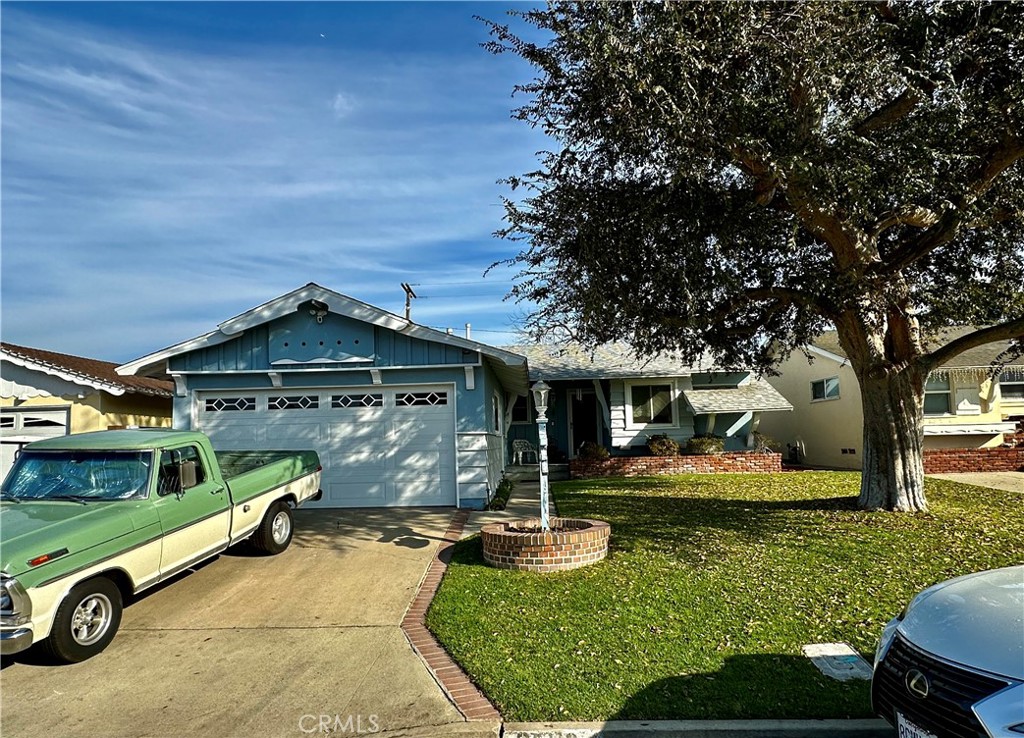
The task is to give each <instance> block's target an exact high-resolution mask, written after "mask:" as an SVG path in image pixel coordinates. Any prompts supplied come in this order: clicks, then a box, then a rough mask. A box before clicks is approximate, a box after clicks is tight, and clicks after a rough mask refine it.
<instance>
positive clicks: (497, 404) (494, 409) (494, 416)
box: [491, 394, 501, 435]
mask: <svg viewBox="0 0 1024 738" xmlns="http://www.w3.org/2000/svg"><path fill="white" fill-rule="evenodd" d="M491 432H492V433H497V434H498V435H501V397H499V396H498V395H497V394H495V395H492V396H491Z"/></svg>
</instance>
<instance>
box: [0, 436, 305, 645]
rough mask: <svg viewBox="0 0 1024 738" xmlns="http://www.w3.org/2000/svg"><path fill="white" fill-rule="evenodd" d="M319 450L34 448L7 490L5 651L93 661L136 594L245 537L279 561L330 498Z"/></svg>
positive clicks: (146, 440)
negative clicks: (300, 527) (297, 526)
mask: <svg viewBox="0 0 1024 738" xmlns="http://www.w3.org/2000/svg"><path fill="white" fill-rule="evenodd" d="M320 472H321V466H320V460H319V457H318V456H317V453H316V452H315V451H228V452H215V451H214V450H213V448H212V447H211V446H210V441H209V439H208V438H207V437H206V436H204V435H203V434H202V433H193V432H189V431H172V430H120V431H102V432H99V433H84V434H81V435H72V436H64V437H63V438H53V439H48V440H45V441H38V442H36V443H32V444H29V445H28V446H26V447H25V448H24V449H22V451H21V453H20V455H19V456H18V459H17V461H16V462H15V464H14V467H13V468H12V469H11V471H10V473H9V474H8V475H7V478H6V479H5V480H4V482H3V485H2V487H0V654H2V655H5V656H6V655H10V654H14V653H18V652H19V651H22V650H24V649H26V648H28V647H29V646H31V645H32V644H33V643H39V642H42V646H43V648H45V649H46V650H47V651H48V652H49V653H50V655H51V656H52V657H54V658H56V659H57V660H59V661H63V662H75V661H82V660H84V659H87V658H89V657H90V656H93V655H95V654H97V653H99V652H100V651H102V650H103V649H104V648H106V647H107V645H108V644H109V643H110V641H111V640H112V639H113V638H114V634H115V633H116V632H117V628H118V626H119V625H120V623H121V608H122V602H123V600H124V598H125V597H128V596H131V595H134V594H135V593H137V592H141V591H142V590H144V589H147V588H149V587H152V586H153V585H155V584H159V583H160V582H163V581H166V580H167V579H168V578H170V577H173V576H174V575H175V574H177V573H179V572H181V571H183V570H185V569H187V568H188V567H191V566H193V565H195V564H197V563H199V562H200V561H203V560H204V559H208V558H210V557H212V556H215V555H217V554H218V553H220V552H221V551H223V550H224V549H226V548H227V547H228V546H231V545H233V544H236V543H238V542H240V541H243V540H246V539H247V540H248V541H249V542H250V543H251V544H252V545H253V546H254V547H255V548H256V549H258V550H260V551H262V552H264V553H267V554H276V553H280V552H281V551H283V550H285V549H286V548H287V547H288V544H289V543H291V539H292V512H291V511H292V508H294V507H297V506H298V505H301V504H302V503H303V502H305V501H306V500H309V499H316V498H318V497H319V495H320V490H319V487H320Z"/></svg>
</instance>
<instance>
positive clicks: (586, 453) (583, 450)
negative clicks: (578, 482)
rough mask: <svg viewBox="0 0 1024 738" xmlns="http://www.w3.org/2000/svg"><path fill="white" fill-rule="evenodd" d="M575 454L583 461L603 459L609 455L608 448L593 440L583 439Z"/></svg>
mask: <svg viewBox="0 0 1024 738" xmlns="http://www.w3.org/2000/svg"><path fill="white" fill-rule="evenodd" d="M577 455H578V456H579V457H580V458H581V459H583V460H584V461H604V460H605V459H607V458H608V457H609V456H611V454H610V453H608V449H606V448H605V447H604V446H601V445H599V444H596V443H594V442H593V441H584V442H583V445H582V446H580V451H579V454H577Z"/></svg>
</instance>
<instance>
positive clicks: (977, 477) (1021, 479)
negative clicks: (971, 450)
mask: <svg viewBox="0 0 1024 738" xmlns="http://www.w3.org/2000/svg"><path fill="white" fill-rule="evenodd" d="M928 476H929V477H935V478H936V479H949V480H951V481H953V482H960V483H962V484H973V485H974V486H975V487H989V488H991V489H1005V490H1006V491H1007V492H1024V472H963V473H960V474H929V475H928Z"/></svg>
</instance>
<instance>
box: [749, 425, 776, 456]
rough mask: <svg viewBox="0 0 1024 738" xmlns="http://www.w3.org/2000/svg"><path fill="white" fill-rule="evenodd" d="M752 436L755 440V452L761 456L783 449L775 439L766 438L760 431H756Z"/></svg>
mask: <svg viewBox="0 0 1024 738" xmlns="http://www.w3.org/2000/svg"><path fill="white" fill-rule="evenodd" d="M751 436H753V438H754V451H756V452H757V453H759V454H768V453H773V452H776V451H778V450H779V449H780V448H782V446H781V444H780V443H779V442H778V441H776V440H775V439H774V438H772V437H771V436H766V435H765V434H764V433H761V432H759V431H754V432H753V433H752V434H751Z"/></svg>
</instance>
